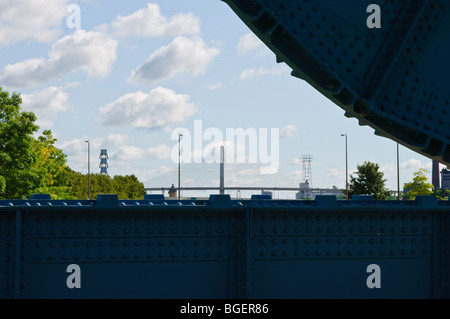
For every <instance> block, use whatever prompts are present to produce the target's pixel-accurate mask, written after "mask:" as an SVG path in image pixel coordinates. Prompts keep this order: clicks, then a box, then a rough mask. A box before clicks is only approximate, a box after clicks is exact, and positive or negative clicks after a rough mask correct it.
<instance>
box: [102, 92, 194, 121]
mask: <svg viewBox="0 0 450 319" xmlns="http://www.w3.org/2000/svg"><path fill="white" fill-rule="evenodd" d="M195 112H196V106H195V105H194V104H193V103H191V102H190V97H189V95H185V94H177V93H175V92H174V91H173V90H170V89H166V88H163V87H157V88H155V89H153V90H151V91H150V92H148V93H146V92H142V91H138V92H135V93H129V94H125V95H123V96H121V97H119V98H118V99H117V100H116V101H114V102H112V103H109V104H107V105H105V106H103V107H101V108H100V110H99V113H100V122H101V124H103V125H105V126H110V127H123V126H128V127H134V128H146V129H158V128H165V129H167V128H168V127H170V126H171V125H172V124H175V123H178V122H181V121H183V120H184V119H186V118H188V117H189V116H191V115H193V114H194V113H195Z"/></svg>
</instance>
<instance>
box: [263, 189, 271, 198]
mask: <svg viewBox="0 0 450 319" xmlns="http://www.w3.org/2000/svg"><path fill="white" fill-rule="evenodd" d="M261 195H270V196H271V197H272V195H273V194H272V192H271V191H265V190H261Z"/></svg>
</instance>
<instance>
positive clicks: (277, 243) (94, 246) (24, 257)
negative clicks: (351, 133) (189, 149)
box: [0, 194, 450, 299]
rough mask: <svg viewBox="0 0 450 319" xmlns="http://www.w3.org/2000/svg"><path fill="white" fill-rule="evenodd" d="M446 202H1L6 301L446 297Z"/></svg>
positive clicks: (222, 198) (0, 264) (102, 198)
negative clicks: (27, 299) (18, 299)
mask: <svg viewBox="0 0 450 319" xmlns="http://www.w3.org/2000/svg"><path fill="white" fill-rule="evenodd" d="M449 211H450V205H449V202H448V201H437V200H436V199H435V197H432V196H418V197H417V198H416V200H414V201H374V200H370V199H367V198H360V200H354V201H345V200H336V197H334V196H327V195H322V196H317V197H316V199H315V200H304V201H303V200H270V199H256V198H255V199H253V200H231V199H230V197H229V196H228V195H211V196H210V198H209V199H208V200H180V201H178V200H167V199H165V198H163V197H161V196H153V197H152V196H150V197H148V199H144V200H119V199H118V198H117V195H110V194H105V195H99V196H98V197H97V199H96V200H67V201H61V200H50V199H48V197H46V196H44V197H42V196H40V197H39V196H35V197H33V199H30V200H1V201H0V243H1V246H0V257H1V258H0V269H1V273H0V286H1V287H2V289H1V290H0V297H1V298H51V299H58V298H102V299H103V298H153V299H159V298H164V299H172V298H173V299H184V298H190V299H191V298H207V299H216V298H220V299H224V298H225V299H228V298H233V299H236V298H237V299H241V298H242V299H244V298H275V299H276V298H283V299H286V298H448V297H449V275H450V274H449V266H450V260H449V242H448V236H449V230H450V229H449V216H448V215H449Z"/></svg>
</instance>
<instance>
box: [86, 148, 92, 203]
mask: <svg viewBox="0 0 450 319" xmlns="http://www.w3.org/2000/svg"><path fill="white" fill-rule="evenodd" d="M85 142H86V143H87V144H88V199H91V161H90V158H91V154H90V153H91V150H90V148H91V147H90V142H89V140H87V141H85Z"/></svg>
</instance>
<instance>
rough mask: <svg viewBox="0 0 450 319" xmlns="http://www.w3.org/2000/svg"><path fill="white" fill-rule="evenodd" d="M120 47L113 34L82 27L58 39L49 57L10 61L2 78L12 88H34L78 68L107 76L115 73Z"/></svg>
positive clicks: (93, 74) (92, 73) (90, 74)
mask: <svg viewBox="0 0 450 319" xmlns="http://www.w3.org/2000/svg"><path fill="white" fill-rule="evenodd" d="M116 50H117V41H116V40H114V39H113V38H111V37H110V36H109V35H107V34H105V33H102V32H97V31H89V32H87V31H85V30H81V29H78V30H76V31H74V32H73V33H72V34H69V35H67V36H65V37H63V38H61V39H59V40H58V41H56V42H55V43H54V44H53V45H52V47H51V49H50V51H49V52H48V57H47V58H34V59H29V60H25V61H22V62H19V63H16V64H8V65H7V66H6V67H5V68H4V69H3V70H2V72H1V73H0V81H1V82H2V83H3V84H5V85H7V86H12V87H31V86H37V85H41V84H44V83H47V82H49V81H52V80H57V79H60V78H62V77H63V76H64V75H65V74H67V73H69V72H72V71H75V70H82V71H85V72H86V73H87V74H88V76H89V77H104V76H106V75H108V74H109V73H110V72H111V69H112V66H113V63H114V62H115V60H116V58H117V52H116Z"/></svg>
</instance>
